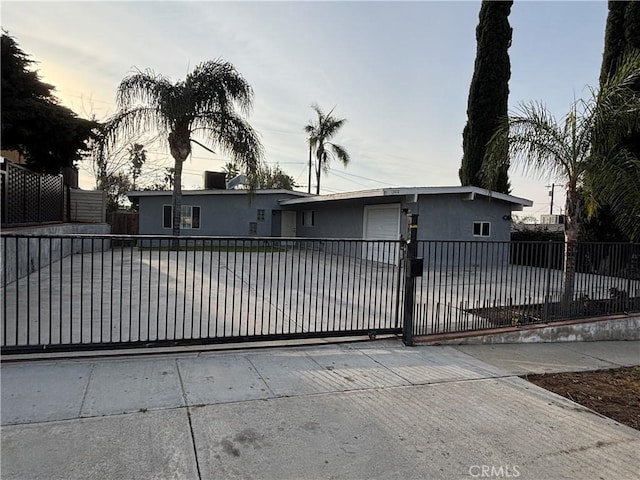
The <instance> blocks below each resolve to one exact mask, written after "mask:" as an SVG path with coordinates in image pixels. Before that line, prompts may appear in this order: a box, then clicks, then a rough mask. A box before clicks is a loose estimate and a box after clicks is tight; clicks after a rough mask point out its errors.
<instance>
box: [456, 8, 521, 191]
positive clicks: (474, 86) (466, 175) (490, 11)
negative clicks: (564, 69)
mask: <svg viewBox="0 0 640 480" xmlns="http://www.w3.org/2000/svg"><path fill="white" fill-rule="evenodd" d="M512 5H513V1H512V0H510V1H504V2H495V1H487V0H483V2H482V6H481V7H480V16H479V17H480V20H479V23H478V27H477V28H476V40H477V52H476V61H475V68H474V72H473V78H472V79H471V86H470V88H469V101H468V104H467V124H466V126H465V127H464V131H463V132H462V149H463V156H462V165H461V167H460V170H459V172H458V173H459V176H460V182H461V184H462V185H475V186H478V187H484V186H485V185H484V182H483V180H482V178H481V176H480V170H481V168H482V161H483V158H484V155H485V150H486V145H487V143H488V142H489V139H490V138H491V136H492V135H493V133H494V131H495V129H496V127H497V126H498V125H499V123H500V122H501V121H502V120H503V119H505V118H506V117H507V114H508V105H507V102H508V100H509V78H510V77H511V64H510V62H509V53H508V49H509V47H510V46H511V35H512V28H511V26H510V25H509V13H510V12H511V6H512ZM507 154H508V152H507V151H505V152H504V155H505V157H506V156H507ZM505 165H506V166H505V167H504V169H503V171H501V172H500V176H499V179H498V182H497V185H496V188H495V189H496V190H497V191H499V192H502V193H509V190H510V186H509V177H508V174H507V170H508V164H507V163H506V158H505Z"/></svg>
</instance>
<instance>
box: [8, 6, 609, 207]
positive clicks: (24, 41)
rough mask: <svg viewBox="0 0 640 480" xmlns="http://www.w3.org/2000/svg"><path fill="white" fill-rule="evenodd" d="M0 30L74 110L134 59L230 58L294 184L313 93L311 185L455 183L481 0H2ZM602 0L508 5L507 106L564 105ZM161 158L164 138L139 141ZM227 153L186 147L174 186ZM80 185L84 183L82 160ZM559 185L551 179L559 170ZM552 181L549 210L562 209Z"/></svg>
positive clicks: (597, 51)
mask: <svg viewBox="0 0 640 480" xmlns="http://www.w3.org/2000/svg"><path fill="white" fill-rule="evenodd" d="M1 9H2V10H1V15H2V16H1V18H2V28H4V29H5V30H7V31H8V32H9V34H10V35H11V36H13V37H15V38H16V40H17V42H18V44H19V45H20V47H21V48H22V49H23V50H24V51H25V52H26V53H28V54H29V55H31V57H32V59H34V60H36V61H37V62H39V63H38V65H37V67H38V69H39V71H40V74H41V76H42V77H43V79H44V80H45V81H47V82H49V83H51V84H53V85H55V87H56V95H57V96H58V98H59V99H60V100H61V102H62V103H63V104H65V105H66V106H68V107H70V108H72V109H73V110H74V111H75V112H76V113H78V114H79V115H81V116H89V115H91V114H95V115H96V116H97V117H98V119H104V118H106V116H107V115H109V114H112V113H114V112H115V91H116V88H117V86H118V84H119V82H120V81H121V80H122V78H124V77H125V76H126V75H127V74H128V73H130V72H131V71H132V70H133V69H134V68H140V69H146V68H151V69H153V70H154V71H155V72H157V73H161V74H163V75H165V76H168V77H170V78H171V79H173V80H176V79H180V78H184V76H185V75H186V73H187V72H189V71H191V70H192V69H193V67H194V66H195V65H197V64H198V63H200V62H202V61H206V60H210V59H216V58H222V59H224V60H228V61H230V62H231V63H233V64H234V65H235V67H236V68H237V69H238V71H239V72H240V73H241V74H242V75H243V76H244V77H245V78H246V79H247V80H248V81H249V83H250V84H251V85H252V87H253V89H254V91H255V103H254V108H253V112H252V114H251V116H250V117H249V121H250V123H251V124H252V125H253V127H254V128H255V129H256V130H257V131H258V132H259V134H260V136H261V139H262V143H263V145H264V147H265V153H266V155H265V160H266V161H267V162H268V163H269V164H276V163H279V164H280V166H281V168H282V169H283V170H285V171H286V172H287V173H289V174H290V175H292V176H293V177H294V178H295V179H296V182H297V183H298V184H299V185H301V187H300V188H299V189H300V190H304V191H306V184H307V166H306V165H307V156H308V150H307V144H306V137H305V133H304V131H303V127H304V125H305V124H307V123H308V122H309V121H310V120H312V119H313V111H312V110H311V108H310V105H311V104H312V103H314V102H317V103H318V104H319V105H320V106H321V107H322V108H323V109H324V110H325V111H328V110H330V109H331V108H333V107H334V106H336V109H335V112H334V113H335V115H336V116H339V117H344V118H346V119H347V120H348V122H347V123H346V125H345V126H344V128H343V129H342V130H341V133H340V134H339V135H338V136H337V137H336V138H335V140H336V142H337V143H339V144H341V145H343V146H345V147H346V148H347V149H348V151H349V153H350V154H351V158H352V160H351V163H350V164H349V166H348V167H347V168H346V169H345V168H344V167H343V166H342V165H337V164H336V165H333V167H332V169H331V172H330V173H329V175H328V176H324V177H323V179H322V182H321V186H322V191H323V193H333V192H343V191H350V190H363V189H368V188H380V187H385V186H436V185H459V179H458V168H459V167H460V160H461V157H462V130H463V128H464V125H465V122H466V118H467V117H466V108H467V97H468V93H469V83H470V81H471V77H472V74H473V64H474V60H475V54H476V39H475V28H476V25H477V23H478V12H479V9H480V2H426V1H425V2H348V3H347V2H278V3H275V2H230V3H228V2H186V1H183V2H44V3H41V2H38V3H36V2H9V1H3V2H2V5H1ZM606 15H607V5H606V2H604V1H601V2H532V1H522V0H520V1H518V0H516V2H515V4H514V6H513V8H512V11H511V15H510V18H509V20H510V23H511V26H512V27H513V43H512V46H511V48H510V50H509V54H510V58H511V80H510V83H509V88H510V96H509V105H510V108H512V109H513V108H515V107H516V106H517V105H518V104H519V103H521V102H523V101H530V100H540V101H543V102H544V103H545V104H546V105H547V106H548V107H549V109H550V110H551V111H552V112H553V113H554V114H555V115H557V117H558V118H559V117H561V116H562V115H564V113H566V111H568V109H569V106H570V104H571V102H572V101H573V100H574V98H580V97H587V96H588V95H589V89H588V86H594V87H595V86H597V82H598V75H599V72H600V63H601V60H602V51H603V46H604V29H605V23H606ZM147 148H148V150H149V151H150V152H151V154H152V156H153V157H154V161H155V162H156V163H158V162H160V163H161V162H162V161H164V164H165V165H170V164H171V163H172V161H170V158H169V157H170V156H169V155H168V153H167V149H166V147H165V146H164V145H161V144H155V145H149V146H147ZM226 161H227V159H225V158H223V157H219V156H216V155H212V154H210V153H208V152H206V151H205V150H202V149H195V150H194V154H193V158H192V159H191V160H188V161H187V163H186V164H185V173H184V177H183V184H184V186H185V188H200V187H201V186H202V172H203V171H204V170H221V169H222V167H223V165H224V164H225V163H226ZM519 173H521V172H518V171H515V172H513V171H512V172H511V183H512V193H513V194H514V195H516V196H519V197H524V198H528V199H531V200H533V201H534V206H533V207H532V208H528V209H525V211H524V212H523V214H524V215H532V216H535V217H539V215H540V214H543V213H548V210H549V196H548V188H546V187H545V185H548V184H549V183H551V182H553V181H556V180H558V179H553V178H552V179H542V180H539V179H535V178H525V177H522V176H521V175H519ZM81 182H82V186H83V187H85V188H92V185H93V182H92V179H91V178H90V177H88V176H87V175H86V174H83V176H82V180H81ZM557 183H560V182H557ZM562 193H563V189H562V188H557V189H556V203H555V208H554V213H560V208H561V207H563V206H564V205H563V203H564V200H563V195H562Z"/></svg>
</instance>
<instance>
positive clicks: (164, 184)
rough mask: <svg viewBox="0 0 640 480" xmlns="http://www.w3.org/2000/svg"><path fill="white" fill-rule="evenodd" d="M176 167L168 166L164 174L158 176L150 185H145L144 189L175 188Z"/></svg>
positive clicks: (160, 189) (164, 189) (161, 189)
mask: <svg viewBox="0 0 640 480" xmlns="http://www.w3.org/2000/svg"><path fill="white" fill-rule="evenodd" d="M174 176H175V175H174V169H173V167H166V168H165V169H164V173H163V174H162V176H157V175H156V178H155V179H154V181H152V182H151V183H149V184H148V185H145V186H144V187H143V188H142V190H145V191H152V190H155V191H163V192H164V191H167V190H172V189H173V178H174Z"/></svg>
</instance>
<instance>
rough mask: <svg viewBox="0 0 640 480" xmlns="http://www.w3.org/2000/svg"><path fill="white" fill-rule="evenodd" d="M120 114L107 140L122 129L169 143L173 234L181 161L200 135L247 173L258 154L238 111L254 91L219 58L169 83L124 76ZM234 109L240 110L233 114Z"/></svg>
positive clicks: (150, 76) (143, 75)
mask: <svg viewBox="0 0 640 480" xmlns="http://www.w3.org/2000/svg"><path fill="white" fill-rule="evenodd" d="M117 103H118V107H119V111H118V113H116V115H115V116H114V117H113V118H112V119H111V120H110V122H109V128H108V132H109V135H108V141H109V143H114V142H115V140H116V139H117V136H118V134H120V133H128V132H135V133H149V132H157V133H158V134H159V137H165V138H166V139H167V141H168V142H169V150H170V152H171V156H172V157H173V159H174V161H175V166H174V169H175V170H174V177H173V201H172V205H173V235H174V236H178V235H180V220H181V218H180V217H181V215H180V213H181V206H182V185H181V182H182V165H183V163H184V161H185V160H186V159H187V157H189V155H190V154H191V144H192V143H196V144H197V145H200V146H202V147H203V148H205V149H207V150H209V151H212V152H213V150H211V149H210V148H208V147H207V146H205V145H203V144H202V143H200V142H198V141H197V140H195V138H193V136H195V135H199V136H200V137H201V138H203V139H204V140H205V141H208V143H210V144H211V145H212V146H217V147H218V148H219V149H220V151H221V152H222V153H226V154H229V155H230V156H231V157H232V160H233V161H234V162H238V163H240V164H242V165H244V166H245V167H246V169H247V171H248V172H250V173H252V172H254V171H255V170H256V168H257V166H258V165H259V163H260V161H261V158H262V145H261V144H260V141H259V139H258V135H257V134H256V132H255V131H254V130H253V129H252V128H251V126H250V125H249V124H248V123H247V121H246V120H245V119H244V118H243V115H241V114H245V115H246V114H248V113H249V111H250V109H251V107H252V104H253V90H252V89H251V86H250V85H249V84H248V83H247V81H246V80H245V79H244V78H243V77H242V76H241V75H240V74H239V73H238V72H237V70H236V69H235V68H234V66H233V65H232V64H230V63H228V62H225V61H222V60H214V61H207V62H204V63H201V64H200V65H198V66H196V67H195V69H194V70H193V71H192V72H191V73H189V74H188V75H187V76H186V78H185V79H184V80H180V81H177V82H175V83H172V82H171V81H170V80H169V79H168V78H166V77H163V76H161V75H156V74H155V73H154V72H153V71H151V70H146V71H144V72H142V71H139V70H138V71H136V72H135V73H133V74H131V75H129V76H127V77H126V78H125V79H124V80H122V82H121V83H120V85H119V86H118V91H117ZM236 108H237V109H238V110H239V111H240V113H238V112H236Z"/></svg>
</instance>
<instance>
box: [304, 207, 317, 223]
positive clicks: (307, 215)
mask: <svg viewBox="0 0 640 480" xmlns="http://www.w3.org/2000/svg"><path fill="white" fill-rule="evenodd" d="M315 213H316V212H314V211H313V210H306V211H304V212H302V226H303V227H313V226H314V225H315V224H316V215H315Z"/></svg>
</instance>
